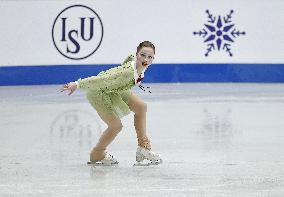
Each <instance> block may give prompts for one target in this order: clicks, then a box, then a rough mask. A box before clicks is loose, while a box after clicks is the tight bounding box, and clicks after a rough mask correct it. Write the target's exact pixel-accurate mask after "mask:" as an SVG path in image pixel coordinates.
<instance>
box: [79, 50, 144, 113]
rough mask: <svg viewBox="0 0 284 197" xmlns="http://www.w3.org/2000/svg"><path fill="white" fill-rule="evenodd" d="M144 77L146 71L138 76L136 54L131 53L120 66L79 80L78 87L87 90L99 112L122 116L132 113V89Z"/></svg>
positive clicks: (89, 97)
mask: <svg viewBox="0 0 284 197" xmlns="http://www.w3.org/2000/svg"><path fill="white" fill-rule="evenodd" d="M143 77H144V71H142V73H141V75H140V76H138V73H137V70H136V62H135V56H134V55H129V56H128V57H127V58H126V59H125V60H124V61H123V63H122V64H121V65H120V66H117V67H114V68H111V69H109V70H106V71H102V72H100V73H99V74H98V75H97V76H92V77H87V78H84V79H79V80H78V81H77V82H78V88H80V89H83V90H85V91H86V97H87V99H88V100H89V102H90V104H91V105H92V106H93V107H94V108H95V109H96V110H97V112H99V113H100V114H106V115H114V116H116V117H119V118H121V117H123V116H125V115H127V114H129V113H130V109H129V106H128V100H129V98H130V95H131V91H130V89H131V88H132V87H133V86H135V85H136V84H139V83H140V82H141V80H142V79H143Z"/></svg>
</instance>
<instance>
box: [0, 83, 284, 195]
mask: <svg viewBox="0 0 284 197" xmlns="http://www.w3.org/2000/svg"><path fill="white" fill-rule="evenodd" d="M147 85H150V86H151V87H152V88H151V90H152V94H149V93H146V92H145V93H144V92H142V91H141V90H139V89H134V91H135V92H136V93H137V94H138V95H139V96H141V97H142V98H143V99H144V100H145V101H146V102H147V103H148V113H147V115H148V133H149V135H150V136H151V141H152V147H153V151H155V152H158V153H160V154H161V155H162V157H163V164H162V165H159V166H150V167H133V166H132V165H133V164H134V162H135V151H136V146H137V145H136V135H135V130H134V126H133V114H131V115H129V116H127V117H125V118H123V120H122V122H123V124H124V127H123V130H122V132H121V133H120V134H119V136H118V137H117V138H116V139H115V141H114V142H113V143H112V144H111V146H110V147H109V149H108V151H109V152H110V153H111V154H113V155H115V156H116V158H117V159H118V160H119V162H120V163H119V165H118V166H115V167H91V166H88V165H86V162H87V161H88V160H89V152H90V150H91V148H92V147H93V146H94V145H95V144H96V142H97V140H98V137H99V136H100V134H101V132H102V131H103V129H104V128H105V127H106V126H105V125H104V123H103V122H102V121H101V120H100V119H99V118H98V115H97V114H96V112H95V111H94V110H93V109H92V107H91V106H90V105H89V104H88V102H87V100H86V99H85V97H84V92H82V91H77V92H75V93H74V94H73V95H72V96H67V95H65V94H63V93H60V92H59V91H58V90H59V88H60V86H59V85H51V86H12V87H11V86H10V87H0V196H1V197H12V196H13V197H14V196H16V197H18V196H19V197H26V196H35V197H45V196H46V197H50V196H55V197H59V196H60V197H63V196H64V197H66V196H84V197H87V196H92V197H93V196H99V197H102V196H117V197H128V196H138V197H145V196H151V197H153V196H161V197H168V196H174V197H179V196H194V197H195V196H197V197H199V196H200V197H201V196H202V197H203V196H216V197H220V196H224V197H246V196H247V197H259V196H265V197H269V196H271V197H283V196H284V121H283V119H284V84H235V83H233V84H230V83H228V84H221V83H220V84H205V83H204V84H198V83H192V84H147Z"/></svg>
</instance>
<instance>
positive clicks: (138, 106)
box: [128, 93, 151, 150]
mask: <svg viewBox="0 0 284 197" xmlns="http://www.w3.org/2000/svg"><path fill="white" fill-rule="evenodd" d="M128 105H129V108H130V110H131V111H133V112H134V126H135V130H136V134H137V139H138V145H139V146H141V147H144V148H146V149H148V150H150V149H151V144H150V140H149V139H148V137H147V131H146V113H147V104H146V103H145V102H143V101H142V100H141V99H140V98H139V97H138V96H137V95H135V94H134V93H132V94H131V96H130V98H129V101H128Z"/></svg>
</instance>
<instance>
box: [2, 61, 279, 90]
mask: <svg viewBox="0 0 284 197" xmlns="http://www.w3.org/2000/svg"><path fill="white" fill-rule="evenodd" d="M117 65H118V64H107V65H106V64H105V65H104V64H103V65H49V66H12V67H11V66H2V67H0V85H2V86H3V85H39V84H62V83H66V82H69V81H74V80H76V79H78V78H84V77H88V76H93V75H97V74H98V73H99V72H100V71H102V70H106V69H109V68H111V67H114V66H117ZM144 82H149V83H177V82H181V83H183V82H245V83H246V82H256V83H257V82H259V83H282V82H284V64H153V65H151V67H150V68H149V69H148V70H147V73H146V77H145V80H144Z"/></svg>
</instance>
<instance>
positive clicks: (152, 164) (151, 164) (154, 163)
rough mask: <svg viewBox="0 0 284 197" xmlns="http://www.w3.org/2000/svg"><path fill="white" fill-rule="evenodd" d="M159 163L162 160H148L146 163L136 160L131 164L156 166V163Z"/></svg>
mask: <svg viewBox="0 0 284 197" xmlns="http://www.w3.org/2000/svg"><path fill="white" fill-rule="evenodd" d="M161 163H163V161H162V160H158V161H151V162H148V163H143V162H137V163H135V164H133V166H156V165H159V164H161Z"/></svg>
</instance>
